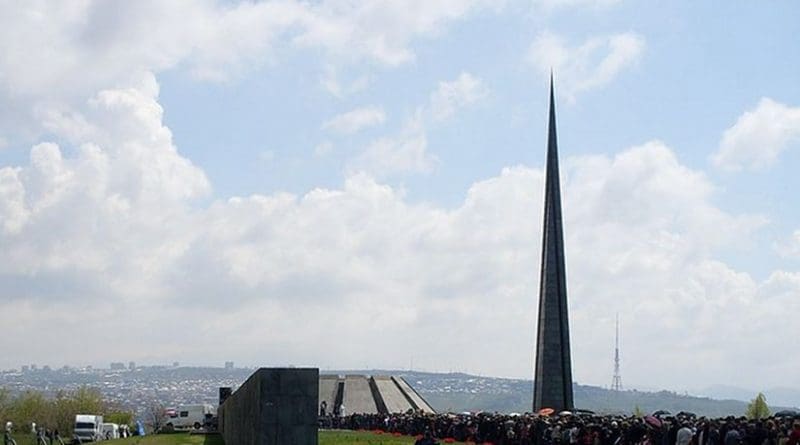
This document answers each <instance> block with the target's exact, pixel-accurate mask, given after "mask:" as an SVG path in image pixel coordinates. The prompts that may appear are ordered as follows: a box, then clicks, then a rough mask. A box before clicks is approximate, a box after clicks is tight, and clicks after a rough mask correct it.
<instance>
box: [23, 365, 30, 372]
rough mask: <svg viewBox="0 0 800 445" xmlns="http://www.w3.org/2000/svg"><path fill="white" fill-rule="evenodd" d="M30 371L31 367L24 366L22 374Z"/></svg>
mask: <svg viewBox="0 0 800 445" xmlns="http://www.w3.org/2000/svg"><path fill="white" fill-rule="evenodd" d="M30 369H31V368H30V366H28V365H22V372H23V373H25V372H28V371H30Z"/></svg>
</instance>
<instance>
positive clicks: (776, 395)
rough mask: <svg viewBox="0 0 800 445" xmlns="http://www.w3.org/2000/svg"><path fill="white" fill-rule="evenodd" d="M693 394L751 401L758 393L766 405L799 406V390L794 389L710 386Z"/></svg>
mask: <svg viewBox="0 0 800 445" xmlns="http://www.w3.org/2000/svg"><path fill="white" fill-rule="evenodd" d="M692 392H694V393H695V394H699V395H703V396H707V397H711V398H712V399H733V400H752V399H753V397H755V395H756V394H758V393H759V392H761V393H764V396H765V397H766V398H767V403H769V404H774V405H784V406H798V405H800V389H795V388H768V389H758V390H754V389H745V388H739V387H736V386H728V385H712V386H709V387H706V388H703V389H699V390H695V391H692Z"/></svg>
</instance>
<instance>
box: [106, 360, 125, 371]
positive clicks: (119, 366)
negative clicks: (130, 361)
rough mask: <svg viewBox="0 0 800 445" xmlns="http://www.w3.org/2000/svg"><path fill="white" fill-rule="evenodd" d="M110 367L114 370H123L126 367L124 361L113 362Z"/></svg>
mask: <svg viewBox="0 0 800 445" xmlns="http://www.w3.org/2000/svg"><path fill="white" fill-rule="evenodd" d="M109 368H110V369H111V370H112V371H121V370H123V369H125V363H122V362H111V365H109Z"/></svg>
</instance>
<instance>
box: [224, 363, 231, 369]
mask: <svg viewBox="0 0 800 445" xmlns="http://www.w3.org/2000/svg"><path fill="white" fill-rule="evenodd" d="M225 369H233V362H225Z"/></svg>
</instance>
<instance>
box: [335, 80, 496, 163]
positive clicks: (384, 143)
mask: <svg viewBox="0 0 800 445" xmlns="http://www.w3.org/2000/svg"><path fill="white" fill-rule="evenodd" d="M488 94H489V93H488V88H486V87H485V86H484V84H483V81H482V80H481V79H479V78H477V77H475V76H473V75H472V74H470V73H466V72H462V73H461V74H459V76H458V77H457V78H456V79H454V80H452V81H442V82H439V85H438V86H437V88H436V90H434V91H433V92H432V93H431V94H430V98H429V101H428V103H426V104H424V105H421V106H419V107H417V109H416V112H415V113H414V115H413V116H411V117H410V118H408V119H407V120H406V122H405V123H404V125H403V128H402V129H401V131H400V132H399V134H397V135H395V136H392V137H382V138H379V139H376V140H374V141H372V143H370V144H369V146H368V147H367V148H366V149H365V150H364V151H363V152H362V153H361V154H359V155H358V156H356V157H355V158H354V159H352V160H351V161H350V162H349V163H348V165H347V170H348V173H349V174H352V173H354V172H368V173H369V174H371V175H373V176H376V177H378V178H384V177H388V176H392V175H395V174H400V173H429V172H431V171H433V169H434V168H435V167H436V164H437V163H438V158H437V157H436V156H435V155H434V154H431V153H430V152H429V151H428V137H427V131H428V128H429V127H430V126H431V125H432V124H434V123H441V122H444V121H447V120H448V119H450V118H452V117H453V116H454V115H455V113H456V112H457V111H459V110H461V109H463V108H467V107H469V106H471V105H473V104H475V103H477V102H478V101H480V100H481V99H483V98H485V97H486V96H487V95H488Z"/></svg>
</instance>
